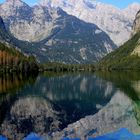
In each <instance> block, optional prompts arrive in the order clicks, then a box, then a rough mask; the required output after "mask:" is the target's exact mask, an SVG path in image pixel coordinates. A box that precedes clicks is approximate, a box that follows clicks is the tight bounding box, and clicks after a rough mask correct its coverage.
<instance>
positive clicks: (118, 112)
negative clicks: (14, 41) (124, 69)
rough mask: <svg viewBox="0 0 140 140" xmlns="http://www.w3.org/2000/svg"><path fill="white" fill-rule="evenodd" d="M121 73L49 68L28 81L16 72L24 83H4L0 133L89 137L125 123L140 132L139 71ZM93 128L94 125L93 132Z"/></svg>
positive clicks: (16, 136)
mask: <svg viewBox="0 0 140 140" xmlns="http://www.w3.org/2000/svg"><path fill="white" fill-rule="evenodd" d="M123 75H124V74H122V75H121V74H120V73H117V74H116V73H96V74H93V73H85V74H84V73H83V74H82V73H81V74H79V73H78V74H55V75H53V74H50V73H49V74H40V75H39V76H38V77H37V78H36V80H35V78H33V77H31V78H30V80H28V78H29V76H28V78H27V80H25V81H24V80H23V81H24V82H23V81H22V80H21V79H22V78H17V79H20V80H19V83H22V82H23V83H24V85H23V84H15V85H19V86H11V87H14V90H13V89H11V88H10V90H8V86H7V88H6V89H7V90H1V89H0V91H1V92H0V93H1V96H0V113H1V114H0V115H1V116H2V117H1V124H0V133H1V134H3V135H5V136H7V137H8V138H9V139H11V140H14V139H15V140H21V139H22V138H23V137H25V136H27V135H28V134H30V133H31V132H35V133H37V134H38V135H41V136H52V139H53V137H54V138H57V139H59V138H60V137H61V138H62V137H63V136H66V135H67V136H71V137H75V136H77V137H83V138H85V137H88V136H95V135H100V134H103V133H105V132H108V131H113V130H117V129H119V128H121V127H124V126H125V127H126V128H128V129H129V130H130V131H132V132H135V133H139V132H140V128H139V122H140V121H139V120H140V119H139V118H140V111H139V107H140V105H139V93H138V92H139V86H140V85H139V83H140V82H139V80H140V79H138V73H137V76H136V77H135V76H134V75H132V77H130V75H129V74H128V76H129V77H130V78H128V77H127V76H126V74H125V76H124V77H122V76H123ZM14 78H16V77H14ZM5 79H7V80H8V81H7V83H10V84H14V83H17V82H14V80H13V82H9V79H8V78H5ZM24 79H26V78H25V76H24ZM31 79H34V80H31ZM29 81H32V82H29ZM4 83H5V82H4ZM0 84H1V85H0V87H3V82H0ZM6 85H7V84H6ZM20 85H21V86H20ZM4 87H5V86H4ZM3 89H4V88H3ZM3 108H4V109H6V111H2V110H3ZM92 130H96V131H94V132H95V133H94V134H92V133H91V132H92Z"/></svg>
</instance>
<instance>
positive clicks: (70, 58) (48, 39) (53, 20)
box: [0, 0, 116, 63]
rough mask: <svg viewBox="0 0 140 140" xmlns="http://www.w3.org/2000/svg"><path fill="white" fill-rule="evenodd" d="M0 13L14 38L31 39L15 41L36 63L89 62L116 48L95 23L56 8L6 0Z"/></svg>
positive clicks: (1, 6)
mask: <svg viewBox="0 0 140 140" xmlns="http://www.w3.org/2000/svg"><path fill="white" fill-rule="evenodd" d="M0 15H1V16H2V18H3V20H4V23H5V26H6V29H7V30H9V31H10V32H11V34H12V35H13V36H14V37H15V38H17V39H19V40H23V41H29V42H32V43H29V42H23V41H20V42H19V40H18V41H17V40H16V44H17V46H19V48H20V49H21V50H22V51H23V52H25V53H27V54H32V55H34V56H36V58H37V59H38V60H39V61H40V62H47V61H50V62H63V63H93V62H97V61H98V60H99V59H101V58H102V57H103V56H105V55H106V54H107V53H109V52H111V51H112V50H114V49H115V48H116V45H115V44H114V43H113V41H112V40H111V39H110V38H109V36H108V35H107V34H106V33H105V32H104V31H102V30H101V29H100V28H98V27H97V26H96V25H95V24H90V23H86V22H84V21H82V20H79V19H78V18H76V17H74V16H71V15H68V14H67V13H65V12H64V11H63V10H62V9H60V8H54V7H50V6H49V5H47V6H41V5H37V6H34V7H30V6H28V5H27V4H26V3H24V2H22V1H20V0H8V1H6V2H5V3H3V4H2V5H0ZM15 38H14V40H15ZM12 41H13V40H12ZM23 43H24V44H25V45H23ZM21 44H22V45H21Z"/></svg>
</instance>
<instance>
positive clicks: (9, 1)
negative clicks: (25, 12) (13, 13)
mask: <svg viewBox="0 0 140 140" xmlns="http://www.w3.org/2000/svg"><path fill="white" fill-rule="evenodd" d="M3 5H12V6H13V7H21V6H24V5H27V4H26V3H25V2H23V1H21V0H6V2H5V3H4V4H3Z"/></svg>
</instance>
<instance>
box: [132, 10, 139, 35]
mask: <svg viewBox="0 0 140 140" xmlns="http://www.w3.org/2000/svg"><path fill="white" fill-rule="evenodd" d="M139 31H140V11H138V13H137V15H136V18H135V20H134V26H133V34H135V33H137V32H139Z"/></svg>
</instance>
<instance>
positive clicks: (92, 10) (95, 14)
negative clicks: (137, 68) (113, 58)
mask: <svg viewBox="0 0 140 140" xmlns="http://www.w3.org/2000/svg"><path fill="white" fill-rule="evenodd" d="M40 4H41V5H50V6H51V7H61V8H62V9H63V10H64V11H66V12H67V13H68V14H70V15H73V16H76V17H77V18H79V19H81V20H83V21H85V22H89V23H94V24H96V25H97V26H98V27H99V28H101V29H102V30H103V31H104V32H106V33H107V34H108V35H109V36H110V37H111V39H112V40H113V41H114V42H115V43H116V44H117V45H118V46H119V45H122V44H123V43H124V42H126V41H127V40H128V39H129V38H130V36H131V31H132V26H133V21H134V19H135V15H136V13H137V12H138V10H139V9H140V4H139V3H133V4H131V5H129V6H128V7H127V8H125V9H118V8H116V7H114V6H112V5H109V4H104V3H101V2H96V1H95V0H41V2H40Z"/></svg>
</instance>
